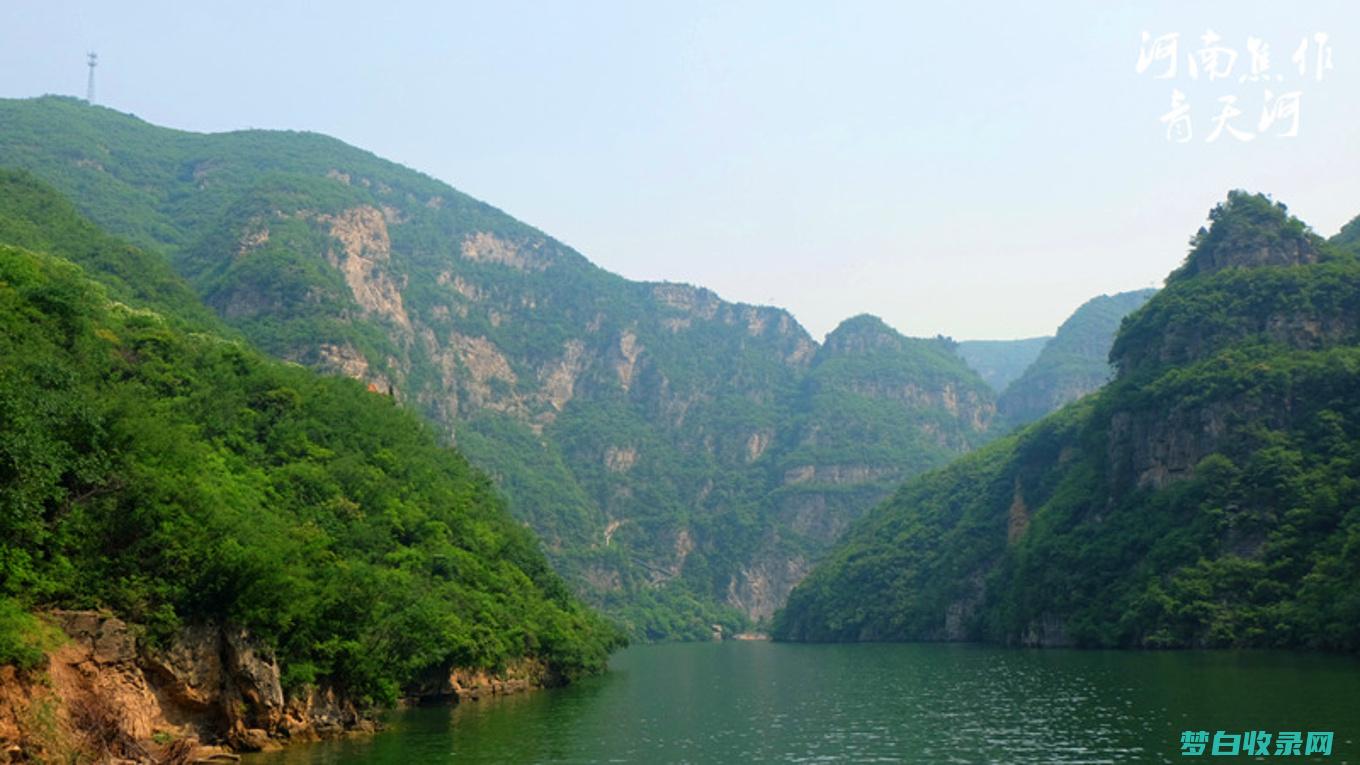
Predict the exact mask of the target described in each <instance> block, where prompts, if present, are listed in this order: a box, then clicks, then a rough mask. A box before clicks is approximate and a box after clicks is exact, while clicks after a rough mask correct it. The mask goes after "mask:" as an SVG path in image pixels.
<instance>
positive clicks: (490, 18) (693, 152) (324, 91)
mask: <svg viewBox="0 0 1360 765" xmlns="http://www.w3.org/2000/svg"><path fill="white" fill-rule="evenodd" d="M1206 29H1213V30H1214V31H1215V32H1217V33H1219V34H1220V35H1222V37H1223V38H1224V43H1225V44H1227V45H1230V46H1232V47H1234V48H1236V49H1237V50H1238V51H1240V53H1241V55H1242V59H1241V60H1239V62H1238V65H1237V69H1236V70H1235V71H1234V77H1233V78H1232V79H1231V81H1228V82H1226V83H1225V82H1224V81H1221V80H1220V81H1218V82H1216V83H1208V82H1206V81H1204V79H1203V77H1202V78H1201V80H1200V81H1196V82H1191V81H1190V80H1188V78H1187V77H1186V76H1185V74H1184V64H1183V65H1182V75H1181V77H1180V79H1179V80H1177V81H1176V82H1174V83H1172V82H1168V81H1165V80H1162V81H1158V80H1154V79H1152V74H1151V73H1147V74H1144V75H1141V76H1140V75H1138V74H1136V73H1135V71H1134V65H1135V63H1136V61H1137V58H1138V50H1139V38H1140V33H1141V32H1142V31H1143V30H1148V31H1150V32H1152V33H1153V34H1154V35H1158V34H1162V33H1166V32H1180V33H1181V46H1182V47H1181V57H1182V58H1184V57H1185V56H1186V54H1187V53H1188V52H1189V51H1190V50H1192V49H1194V48H1198V47H1200V43H1199V37H1200V36H1201V35H1203V34H1204V32H1205V30H1206ZM1314 32H1326V33H1328V34H1329V35H1330V37H1331V40H1330V42H1331V45H1332V46H1333V52H1334V57H1333V61H1334V64H1335V68H1334V69H1333V70H1332V71H1329V72H1327V73H1326V76H1325V78H1324V80H1323V81H1322V82H1316V81H1315V80H1314V79H1311V75H1312V72H1311V71H1310V72H1309V76H1310V78H1309V79H1306V80H1305V79H1301V78H1300V77H1299V76H1298V74H1297V70H1295V69H1294V67H1293V64H1291V62H1290V56H1291V54H1292V53H1293V51H1294V49H1295V48H1296V47H1297V46H1298V44H1299V41H1300V40H1301V39H1302V38H1303V37H1304V36H1305V35H1312V34H1313V33H1314ZM1357 33H1360V3H1357V2H1354V0H1337V1H1336V2H1307V3H1304V2H1299V3H1282V2H1272V3H1253V2H1243V1H1242V0H1236V1H1232V2H1229V1H1226V0H1225V1H1223V2H1198V3H1193V4H1192V3H1187V2H1161V3H1115V2H1095V1H1089V0H1088V1H1082V2H1076V1H1073V2H1050V3H1041V2H1015V1H1014V0H1011V1H1008V2H1000V3H959V2H948V3H946V2H938V3H928V4H927V3H848V4H844V3H835V4H833V3H821V4H795V3H787V2H772V3H763V4H740V5H733V4H728V3H698V2H686V3H669V4H644V3H623V2H619V3H577V4H569V3H511V2H496V3H491V2H484V3H476V4H470V3H413V2H398V1H396V0H390V1H387V2H372V1H371V0H369V1H367V2H344V1H340V0H334V1H332V2H326V3H289V2H271V3H265V2H243V1H241V0H236V1H235V2H230V3H227V2H220V3H207V2H195V3H186V2H136V3H131V2H129V3H110V2H62V1H59V0H44V1H43V2H26V1H24V0H9V1H8V2H6V3H4V4H3V5H2V6H0V97H25V96H34V95H39V94H42V93H49V92H50V93H66V94H73V95H82V94H83V93H84V87H85V67H84V53H85V51H86V50H91V49H92V50H97V51H98V52H99V54H100V58H101V66H100V67H99V71H98V77H99V81H98V91H99V92H98V101H99V102H101V103H103V104H105V105H107V106H110V107H113V108H116V109H120V110H123V111H128V112H132V113H135V114H137V115H139V116H141V117H143V118H145V119H147V120H150V121H152V122H156V123H159V124H164V125H169V126H172V127H178V128H185V129H191V130H201V131H218V130H229V129H235V128H243V127H269V128H292V129H305V130H314V131H318V132H323V133H328V134H331V135H334V136H337V137H339V138H341V139H343V140H345V141H348V142H350V143H353V144H356V145H359V146H362V147H364V148H367V149H370V150H372V151H374V152H376V153H378V154H380V155H382V156H385V157H388V158H390V159H394V160H397V161H399V162H402V163H404V164H407V165H410V166H412V167H415V168H417V169H420V170H422V171H425V172H427V173H429V174H431V175H434V176H436V177H438V178H440V179H442V180H445V181H447V182H449V183H451V184H452V185H454V186H456V187H458V188H460V189H462V190H464V191H466V192H468V193H470V194H473V195H474V196H477V197H479V198H481V199H484V200H486V201H488V202H490V203H492V204H494V205H496V206H498V207H500V208H502V209H504V210H506V211H507V212H509V213H510V214H512V215H514V216H516V217H518V218H520V219H522V220H524V221H526V222H528V223H531V224H533V225H535V226H538V227H539V228H541V229H543V230H544V231H546V232H548V233H549V234H552V235H553V236H555V237H557V238H559V239H561V240H563V241H565V242H567V243H568V244H571V245H572V246H574V247H576V248H577V249H579V250H580V251H581V252H583V253H584V254H585V255H586V256H587V257H589V258H591V259H592V260H594V261H595V262H596V263H599V264H600V265H602V266H604V267H606V268H608V269H610V270H613V271H616V272H618V273H621V274H623V275H625V276H628V277H632V278H637V279H670V280H675V281H685V282H690V283H695V284H700V285H704V286H707V287H711V288H713V289H715V290H716V291H717V292H718V293H719V294H721V295H722V296H723V297H725V298H728V299H732V300H742V301H747V302H757V303H771V304H775V305H779V306H783V307H785V308H788V309H790V310H791V311H793V313H794V314H795V315H796V316H797V317H798V318H799V319H800V320H801V321H802V322H803V323H804V324H805V325H807V326H808V328H809V329H810V330H811V331H812V332H813V333H814V334H816V335H818V336H820V335H821V334H822V333H824V332H826V331H828V330H830V329H831V328H832V327H834V326H835V324H836V323H837V322H839V321H840V320H841V319H843V318H845V317H847V316H850V315H853V314H856V313H861V312H870V313H875V314H878V315H880V316H882V317H883V318H884V319H886V320H887V321H888V322H889V323H891V324H892V325H894V326H896V327H897V328H898V329H900V330H902V331H903V332H906V333H908V334H913V335H933V334H935V333H944V334H948V335H953V336H955V337H958V338H961V339H962V338H1005V337H1024V336H1030V335H1036V334H1044V333H1048V332H1051V331H1052V330H1053V328H1054V327H1055V326H1056V325H1057V324H1058V323H1059V322H1060V321H1061V320H1062V319H1063V318H1065V317H1066V316H1067V315H1068V314H1069V313H1070V312H1071V311H1072V309H1073V308H1075V307H1076V306H1077V305H1078V304H1080V303H1081V302H1083V301H1084V300H1086V299H1087V298H1089V297H1091V296H1093V295H1096V294H1099V293H1102V292H1113V291H1119V290H1126V289H1135V288H1139V287H1146V286H1150V285H1153V284H1157V283H1160V281H1161V279H1162V277H1163V276H1164V275H1165V274H1166V273H1167V272H1168V271H1169V270H1171V269H1172V268H1173V267H1175V266H1176V265H1177V264H1178V263H1179V262H1180V260H1181V259H1182V258H1183V257H1184V254H1185V242H1186V239H1187V238H1188V237H1189V236H1190V234H1191V233H1193V231H1194V230H1195V228H1196V227H1198V226H1199V225H1200V223H1201V222H1202V220H1203V218H1204V215H1205V213H1206V212H1207V210H1208V209H1209V207H1210V206H1212V205H1213V204H1214V203H1215V202H1216V201H1217V200H1219V199H1221V198H1222V197H1223V195H1224V193H1225V192H1226V190H1227V189H1229V188H1232V187H1245V188H1249V189H1253V190H1261V191H1267V192H1269V193H1272V194H1274V196H1275V197H1276V198H1277V199H1280V200H1282V201H1284V202H1286V203H1287V204H1289V205H1290V208H1291V210H1293V211H1294V212H1295V213H1297V214H1298V215H1299V216H1300V217H1302V218H1304V219H1305V220H1307V221H1308V222H1310V223H1312V224H1313V226H1314V227H1315V228H1316V229H1318V231H1319V232H1320V233H1322V234H1324V235H1330V234H1332V233H1334V232H1335V231H1336V230H1337V229H1338V228H1339V227H1340V226H1341V225H1342V224H1343V223H1344V222H1346V221H1347V220H1349V219H1350V218H1351V217H1353V216H1354V215H1356V214H1357V213H1360V140H1357V138H1358V137H1360V133H1358V132H1357V131H1358V130H1360V128H1358V127H1357V126H1360V34H1357ZM1249 35H1250V36H1255V37H1259V38H1262V39H1264V40H1265V41H1266V42H1267V43H1269V44H1270V46H1271V49H1272V53H1273V55H1272V64H1273V70H1272V71H1275V72H1278V73H1281V74H1285V75H1287V81H1286V82H1284V83H1280V84H1279V85H1278V86H1276V87H1278V88H1279V89H1280V90H1287V89H1298V90H1302V91H1303V98H1302V108H1301V115H1300V116H1301V120H1300V130H1299V136H1298V137H1297V138H1294V139H1280V138H1271V137H1264V136H1263V137H1259V138H1257V139H1256V140H1255V141H1252V142H1251V143H1247V144H1243V143H1238V142H1237V141H1235V140H1233V139H1231V138H1229V137H1227V136H1224V137H1222V138H1221V139H1220V140H1219V141H1218V142H1216V143H1206V142H1204V140H1203V138H1204V137H1205V136H1206V135H1207V133H1209V132H1210V129H1211V127H1212V119H1211V118H1212V117H1213V116H1214V115H1215V114H1216V113H1217V112H1218V108H1219V107H1218V105H1217V104H1216V103H1215V99H1216V98H1217V97H1219V96H1221V95H1236V96H1238V97H1239V105H1240V106H1242V108H1243V112H1244V116H1243V117H1241V118H1240V119H1239V121H1237V122H1235V124H1239V125H1240V126H1241V127H1243V128H1254V127H1255V124H1254V123H1255V122H1256V119H1257V118H1258V117H1259V114H1260V111H1261V109H1262V105H1261V98H1262V90H1263V87H1262V86H1261V85H1260V84H1255V83H1239V82H1238V80H1237V76H1236V75H1238V74H1239V73H1242V72H1244V71H1245V70H1246V63H1247V62H1246V55H1247V54H1246V50H1245V49H1246V39H1247V37H1248V36H1249ZM1173 86H1174V87H1179V88H1181V89H1182V90H1183V91H1185V93H1186V94H1187V96H1188V97H1189V99H1190V103H1191V106H1192V110H1193V111H1192V116H1193V117H1194V118H1195V124H1194V129H1195V133H1196V135H1195V137H1194V141H1192V142H1191V143H1188V144H1184V145H1179V144H1172V143H1168V142H1167V140H1166V138H1165V136H1164V134H1163V127H1162V125H1161V124H1160V123H1159V122H1158V117H1159V116H1160V115H1162V114H1163V113H1164V112H1166V111H1167V110H1168V109H1169V107H1170V100H1171V89H1172V87H1173Z"/></svg>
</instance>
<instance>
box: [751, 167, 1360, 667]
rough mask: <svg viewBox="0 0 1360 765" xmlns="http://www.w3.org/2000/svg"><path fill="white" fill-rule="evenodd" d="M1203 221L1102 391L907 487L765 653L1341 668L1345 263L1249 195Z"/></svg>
mask: <svg viewBox="0 0 1360 765" xmlns="http://www.w3.org/2000/svg"><path fill="white" fill-rule="evenodd" d="M1212 220H1213V226H1212V228H1210V229H1209V230H1207V231H1202V232H1201V233H1200V234H1199V235H1197V236H1196V237H1195V239H1194V240H1193V242H1192V244H1193V249H1192V251H1191V253H1190V256H1189V257H1188V258H1187V262H1186V265H1185V266H1184V267H1182V268H1181V269H1180V270H1178V272H1177V274H1176V276H1175V277H1174V278H1172V279H1170V280H1169V281H1168V285H1167V287H1166V288H1165V289H1164V290H1163V291H1162V292H1161V293H1159V294H1158V295H1156V296H1155V297H1154V298H1152V299H1151V300H1150V301H1149V302H1148V303H1147V305H1145V306H1144V307H1143V308H1142V309H1140V310H1139V311H1136V312H1135V313H1134V314H1133V315H1131V316H1130V317H1129V318H1128V319H1126V320H1125V322H1124V325H1123V327H1122V329H1121V330H1120V333H1119V337H1118V340H1117V341H1116V343H1115V346H1114V349H1113V351H1112V353H1111V360H1112V361H1113V362H1114V363H1115V364H1116V366H1117V367H1118V369H1119V370H1120V374H1119V376H1118V378H1117V379H1116V380H1115V381H1114V382H1113V383H1111V384H1110V385H1109V386H1107V387H1106V388H1104V389H1103V390H1101V391H1100V392H1098V393H1096V394H1094V395H1092V396H1089V397H1087V398H1084V399H1082V400H1081V401H1079V402H1077V403H1075V404H1073V405H1070V406H1068V407H1067V408H1065V409H1063V410H1061V411H1060V412H1058V413H1056V414H1054V415H1051V416H1049V417H1047V418H1044V419H1042V420H1040V421H1039V422H1037V423H1035V424H1033V425H1031V426H1030V427H1028V428H1025V429H1024V430H1022V431H1020V432H1019V433H1017V434H1015V435H1013V436H1010V437H1008V438H1005V439H1003V440H1001V441H998V442H996V443H994V444H992V445H990V446H988V447H985V448H983V449H981V450H979V451H977V452H975V453H973V454H971V455H968V456H966V457H964V458H962V459H960V460H958V461H957V462H955V463H953V464H951V465H950V466H949V467H947V468H945V469H944V470H941V471H937V472H934V473H931V474H928V475H926V476H923V477H921V478H918V479H916V480H914V481H911V482H908V483H907V484H905V485H904V486H903V487H902V488H901V489H900V490H899V491H898V492H897V493H896V494H895V495H894V496H893V497H892V499H891V500H889V501H888V502H886V503H884V504H883V505H882V506H880V507H879V508H877V509H876V510H875V511H873V512H872V513H871V514H870V515H869V516H868V517H866V518H865V519H864V520H863V521H862V522H861V523H860V524H858V525H857V526H856V527H855V528H854V529H853V530H852V531H851V532H850V533H849V534H848V536H847V539H846V541H845V542H844V543H843V544H842V545H841V546H840V547H839V548H838V549H837V550H836V551H835V552H834V553H832V554H831V555H830V556H829V557H828V559H827V560H826V561H825V562H824V563H823V564H822V565H821V566H820V567H819V568H818V569H817V570H816V571H814V572H813V574H812V575H811V576H810V577H809V578H808V579H807V580H805V581H804V583H803V584H802V585H801V586H800V587H799V588H798V589H796V590H795V591H794V593H793V595H792V597H791V598H790V601H789V605H788V606H787V608H786V609H785V610H784V611H783V612H781V613H780V614H779V616H778V617H777V620H776V629H777V635H778V636H779V637H781V638H784V639H795V640H836V641H839V640H884V639H887V640H941V639H952V640H957V639H987V640H993V641H999V642H1007V643H1025V644H1043V645H1054V644H1074V645H1082V646H1146V647H1165V646H1269V647H1281V646H1293V647H1308V648H1323V649H1333V650H1346V651H1356V650H1360V591H1357V589H1356V586H1355V585H1356V582H1360V446H1358V445H1360V318H1357V317H1360V262H1357V259H1356V258H1355V257H1354V256H1353V255H1350V254H1347V253H1345V252H1344V251H1343V248H1342V247H1341V245H1344V244H1345V242H1344V241H1337V242H1334V243H1332V244H1331V245H1328V244H1326V243H1323V242H1322V241H1321V240H1319V239H1318V238H1317V237H1316V236H1315V235H1313V234H1312V233H1311V232H1309V231H1308V230H1307V229H1306V227H1305V226H1303V224H1302V223H1300V222H1299V221H1298V220H1297V219H1294V218H1292V217H1290V216H1288V214H1287V212H1286V211H1285V209H1284V208H1283V206H1281V205H1277V204H1275V203H1273V202H1271V201H1270V200H1268V199H1266V198H1264V197H1261V196H1259V195H1248V194H1245V193H1242V192H1236V193H1234V194H1232V195H1231V196H1230V197H1229V199H1228V201H1227V202H1226V203H1224V204H1222V205H1220V206H1219V207H1218V208H1216V209H1215V211H1214V213H1213V215H1212ZM1272 248H1276V249H1274V250H1272ZM1267 252H1269V253H1271V254H1270V255H1269V256H1268V257H1262V253H1267ZM1286 254H1287V255H1288V256H1289V257H1290V258H1292V262H1288V263H1286V262H1283V261H1284V257H1283V256H1284V255H1286Z"/></svg>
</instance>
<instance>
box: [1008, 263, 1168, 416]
mask: <svg viewBox="0 0 1360 765" xmlns="http://www.w3.org/2000/svg"><path fill="white" fill-rule="evenodd" d="M1155 293H1156V290H1151V289H1146V290H1135V291H1133V292H1121V293H1118V294H1115V295H1100V296H1099V297H1095V298H1092V299H1091V300H1088V301H1086V302H1085V303H1083V304H1082V305H1081V307H1079V308H1078V309H1077V310H1076V311H1075V312H1074V313H1073V314H1072V315H1071V316H1070V317H1068V319H1067V321H1064V322H1063V323H1062V326H1060V327H1058V331H1057V333H1056V334H1055V335H1054V336H1053V338H1052V339H1050V340H1049V341H1048V342H1047V343H1045V344H1044V346H1043V349H1042V350H1041V351H1040V352H1039V355H1038V357H1037V358H1035V359H1034V362H1033V363H1032V364H1030V365H1029V366H1028V367H1027V368H1026V369H1025V371H1024V372H1023V373H1022V374H1021V375H1020V376H1019V377H1017V378H1016V379H1015V380H1014V381H1013V382H1011V383H1010V385H1008V386H1006V388H1005V390H1004V391H1002V393H1001V396H1000V397H999V398H998V399H997V402H996V406H997V411H998V412H999V414H1000V416H1001V419H1002V421H1004V422H1005V423H1006V426H1008V427H1015V426H1019V425H1025V424H1028V423H1031V422H1033V421H1035V420H1037V419H1039V418H1040V417H1043V416H1044V415H1046V414H1048V413H1049V412H1053V411H1056V410H1057V409H1058V408H1060V407H1061V406H1063V405H1064V404H1066V403H1068V402H1070V401H1075V400H1077V399H1078V398H1081V397H1082V396H1084V395H1086V394H1087V393H1090V392H1091V391H1093V390H1095V389H1097V388H1099V387H1100V386H1102V385H1104V384H1105V383H1106V382H1108V381H1109V380H1110V377H1111V376H1112V375H1113V374H1114V369H1113V367H1111V366H1110V363H1109V361H1108V358H1109V354H1110V344H1111V343H1113V342H1114V336H1115V332H1116V331H1118V330H1119V323H1120V322H1121V321H1123V319H1124V317H1125V316H1127V315H1129V314H1130V313H1132V312H1133V311H1135V310H1137V309H1138V307H1139V306H1141V305H1143V303H1146V302H1147V300H1148V298H1150V297H1152V295H1153V294H1155Z"/></svg>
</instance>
